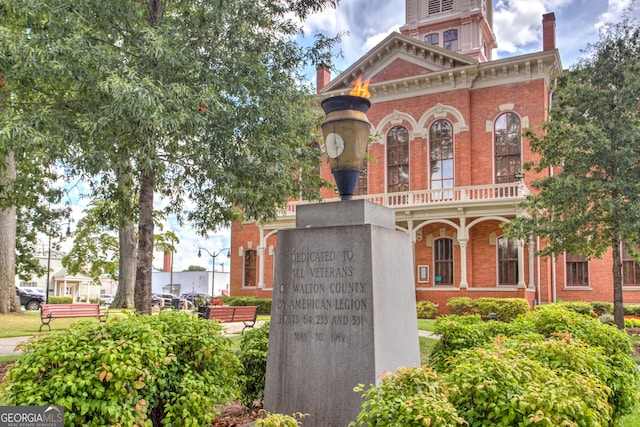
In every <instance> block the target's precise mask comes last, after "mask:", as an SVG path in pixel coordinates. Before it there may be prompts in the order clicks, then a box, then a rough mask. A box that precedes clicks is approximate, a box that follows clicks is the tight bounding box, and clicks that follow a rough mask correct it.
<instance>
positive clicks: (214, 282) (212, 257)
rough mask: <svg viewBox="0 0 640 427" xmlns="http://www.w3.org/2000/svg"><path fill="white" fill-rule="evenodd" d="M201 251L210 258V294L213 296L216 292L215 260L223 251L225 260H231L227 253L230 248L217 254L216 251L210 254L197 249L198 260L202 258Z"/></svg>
mask: <svg viewBox="0 0 640 427" xmlns="http://www.w3.org/2000/svg"><path fill="white" fill-rule="evenodd" d="M201 251H205V252H206V253H208V254H209V256H210V257H211V294H213V293H215V291H216V258H217V257H218V255H220V254H221V253H222V252H223V251H227V258H231V253H230V252H229V251H230V248H222V249H220V250H219V251H218V252H217V253H216V251H213V253H211V252H209V251H208V250H207V249H205V248H198V258H200V257H202V252H201ZM211 296H214V295H211Z"/></svg>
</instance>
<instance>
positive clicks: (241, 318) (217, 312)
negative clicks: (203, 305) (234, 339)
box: [203, 305, 258, 334]
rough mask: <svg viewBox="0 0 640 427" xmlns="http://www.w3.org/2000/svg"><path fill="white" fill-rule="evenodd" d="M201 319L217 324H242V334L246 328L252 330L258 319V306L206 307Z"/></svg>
mask: <svg viewBox="0 0 640 427" xmlns="http://www.w3.org/2000/svg"><path fill="white" fill-rule="evenodd" d="M203 317H204V318H205V319H209V320H217V321H219V322H224V323H230V322H243V323H244V328H242V333H243V334H244V330H245V329H247V328H253V327H254V325H255V324H256V319H257V317H258V306H255V305H249V306H237V307H216V306H212V307H207V310H206V311H205V312H204V313H203Z"/></svg>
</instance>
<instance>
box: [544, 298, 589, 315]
mask: <svg viewBox="0 0 640 427" xmlns="http://www.w3.org/2000/svg"><path fill="white" fill-rule="evenodd" d="M554 304H555V305H559V306H562V307H564V308H566V309H567V310H571V311H575V312H576V313H580V314H584V315H586V316H591V317H596V313H595V311H594V309H593V306H592V305H591V303H589V302H583V301H562V302H557V303H554Z"/></svg>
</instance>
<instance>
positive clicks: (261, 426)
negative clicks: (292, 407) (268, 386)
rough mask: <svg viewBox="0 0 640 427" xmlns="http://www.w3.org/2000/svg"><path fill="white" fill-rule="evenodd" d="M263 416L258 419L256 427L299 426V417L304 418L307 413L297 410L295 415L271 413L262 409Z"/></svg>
mask: <svg viewBox="0 0 640 427" xmlns="http://www.w3.org/2000/svg"><path fill="white" fill-rule="evenodd" d="M261 416H262V418H258V419H257V420H256V427H298V426H299V425H300V424H299V423H298V419H302V418H304V417H305V416H306V414H302V413H300V412H296V413H295V414H293V415H284V414H270V413H268V412H266V411H262V414H261Z"/></svg>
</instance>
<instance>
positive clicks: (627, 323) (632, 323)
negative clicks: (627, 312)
mask: <svg viewBox="0 0 640 427" xmlns="http://www.w3.org/2000/svg"><path fill="white" fill-rule="evenodd" d="M624 327H625V328H640V319H634V318H625V319H624Z"/></svg>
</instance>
